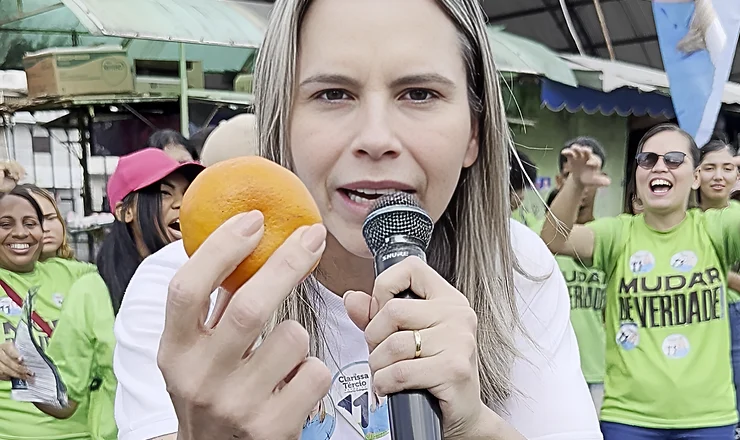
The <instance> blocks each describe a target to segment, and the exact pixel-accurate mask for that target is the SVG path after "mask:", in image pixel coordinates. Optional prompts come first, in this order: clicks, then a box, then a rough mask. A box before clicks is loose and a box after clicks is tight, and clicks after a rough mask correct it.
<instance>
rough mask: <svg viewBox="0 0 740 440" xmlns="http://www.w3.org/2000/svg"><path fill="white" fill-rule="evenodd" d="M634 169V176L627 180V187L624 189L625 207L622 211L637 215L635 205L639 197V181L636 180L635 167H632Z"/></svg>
mask: <svg viewBox="0 0 740 440" xmlns="http://www.w3.org/2000/svg"><path fill="white" fill-rule="evenodd" d="M630 169H631V170H632V176H633V177H632V178H631V179H629V180H627V187H626V188H625V189H624V207H623V209H622V212H623V213H625V214H631V215H635V207H634V206H633V202H634V200H635V199H636V198H637V182H636V181H635V178H634V175H635V171H634V167H630Z"/></svg>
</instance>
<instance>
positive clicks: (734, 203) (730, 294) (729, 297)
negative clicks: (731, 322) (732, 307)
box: [727, 200, 740, 304]
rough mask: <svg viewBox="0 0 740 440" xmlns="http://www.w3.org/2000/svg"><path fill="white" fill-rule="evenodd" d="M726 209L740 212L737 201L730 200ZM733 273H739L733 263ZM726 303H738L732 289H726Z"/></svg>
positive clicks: (737, 296) (739, 294)
mask: <svg viewBox="0 0 740 440" xmlns="http://www.w3.org/2000/svg"><path fill="white" fill-rule="evenodd" d="M727 209H735V210H738V211H740V202H738V201H737V200H730V206H729V207H728V208H727ZM732 269H733V272H740V264H738V262H734V263H733V264H732ZM727 302H728V303H730V304H733V303H736V302H740V292H738V291H736V290H732V289H727Z"/></svg>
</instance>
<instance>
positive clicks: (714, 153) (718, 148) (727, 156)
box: [696, 140, 738, 211]
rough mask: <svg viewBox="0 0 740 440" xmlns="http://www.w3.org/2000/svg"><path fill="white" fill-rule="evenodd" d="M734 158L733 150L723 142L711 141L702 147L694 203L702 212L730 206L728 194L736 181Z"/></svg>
mask: <svg viewBox="0 0 740 440" xmlns="http://www.w3.org/2000/svg"><path fill="white" fill-rule="evenodd" d="M734 158H735V151H734V149H733V148H732V147H731V146H730V145H728V144H727V143H725V142H723V141H718V140H715V141H711V142H709V143H707V144H706V145H705V146H704V147H702V149H701V158H700V162H699V167H698V168H697V171H696V172H697V174H698V177H699V189H698V190H697V191H696V202H697V203H698V205H699V207H700V208H701V209H702V210H703V211H706V210H707V209H711V208H716V209H723V208H727V207H728V206H730V192H731V191H732V188H733V187H734V186H735V184H736V183H737V181H738V167H737V165H735V162H734Z"/></svg>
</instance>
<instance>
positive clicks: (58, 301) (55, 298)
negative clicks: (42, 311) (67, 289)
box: [51, 293, 64, 308]
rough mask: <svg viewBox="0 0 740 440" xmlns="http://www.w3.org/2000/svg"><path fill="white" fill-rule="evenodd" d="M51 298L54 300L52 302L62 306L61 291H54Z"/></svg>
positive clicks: (62, 296) (62, 297)
mask: <svg viewBox="0 0 740 440" xmlns="http://www.w3.org/2000/svg"><path fill="white" fill-rule="evenodd" d="M51 300H52V301H54V304H56V306H57V307H60V308H61V307H62V303H64V295H62V294H61V293H55V294H53V295H52V296H51Z"/></svg>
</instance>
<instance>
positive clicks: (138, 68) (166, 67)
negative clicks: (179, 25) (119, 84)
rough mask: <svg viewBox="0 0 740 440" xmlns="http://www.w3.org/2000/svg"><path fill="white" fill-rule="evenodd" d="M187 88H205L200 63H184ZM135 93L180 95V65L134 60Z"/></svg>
mask: <svg viewBox="0 0 740 440" xmlns="http://www.w3.org/2000/svg"><path fill="white" fill-rule="evenodd" d="M185 69H186V71H187V74H186V76H187V80H188V88H190V89H203V88H205V75H204V74H203V63H202V62H201V61H186V63H185ZM134 70H135V72H136V93H147V94H152V95H156V94H177V95H179V94H180V63H179V62H178V61H163V60H139V59H137V60H134Z"/></svg>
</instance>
